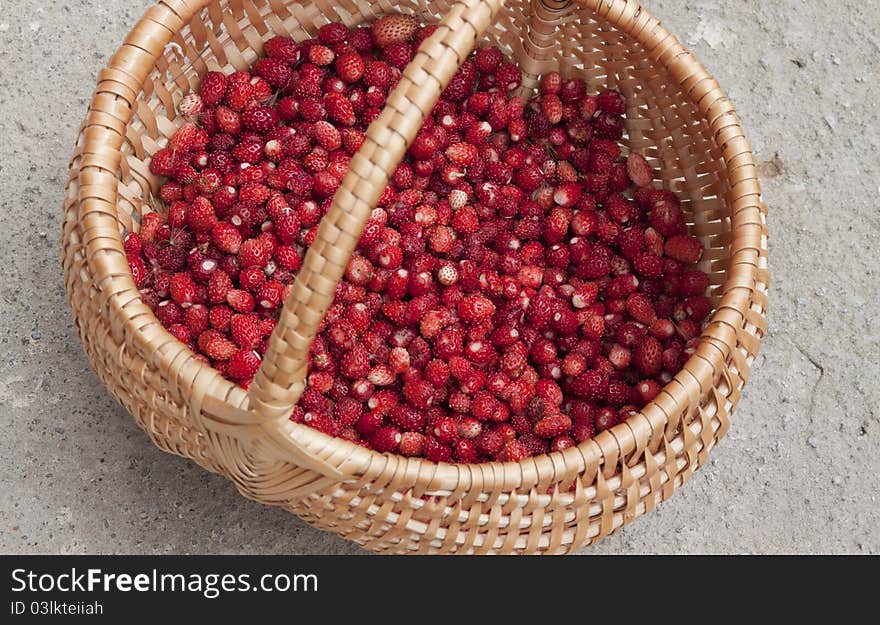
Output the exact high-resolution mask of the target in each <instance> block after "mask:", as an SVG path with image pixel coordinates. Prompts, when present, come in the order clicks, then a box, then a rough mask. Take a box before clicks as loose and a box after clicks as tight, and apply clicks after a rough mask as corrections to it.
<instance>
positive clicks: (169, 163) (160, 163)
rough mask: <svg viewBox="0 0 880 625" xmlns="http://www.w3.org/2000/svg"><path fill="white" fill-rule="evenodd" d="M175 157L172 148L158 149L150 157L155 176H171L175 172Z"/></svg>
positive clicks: (151, 169) (151, 168) (151, 171)
mask: <svg viewBox="0 0 880 625" xmlns="http://www.w3.org/2000/svg"><path fill="white" fill-rule="evenodd" d="M174 167H175V159H174V150H173V149H172V148H163V149H161V150H158V151H157V152H156V153H155V154H153V157H152V158H151V159H150V173H152V174H153V175H155V176H171V175H172V174H173V173H174Z"/></svg>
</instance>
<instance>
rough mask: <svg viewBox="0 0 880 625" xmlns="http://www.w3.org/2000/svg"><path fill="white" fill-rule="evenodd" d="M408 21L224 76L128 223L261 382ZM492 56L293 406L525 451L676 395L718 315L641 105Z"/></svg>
mask: <svg viewBox="0 0 880 625" xmlns="http://www.w3.org/2000/svg"><path fill="white" fill-rule="evenodd" d="M433 31H434V27H433V26H420V25H419V24H418V23H417V22H416V21H415V20H414V19H413V18H410V17H407V16H403V15H390V16H386V17H384V18H382V19H380V20H379V21H377V22H376V23H374V24H373V25H372V27H361V28H357V29H353V30H350V29H348V28H346V27H345V26H343V25H342V24H337V23H331V24H327V25H326V26H324V27H323V28H321V29H320V32H319V33H318V36H317V38H315V39H311V40H308V41H303V42H300V43H297V42H294V41H292V40H291V39H287V38H280V37H276V38H274V39H270V40H269V41H267V42H266V45H265V51H266V55H267V56H266V57H265V58H261V59H259V60H257V61H256V62H255V63H254V65H253V67H252V68H251V71H250V72H235V73H232V74H230V75H228V76H227V75H224V74H222V73H219V72H209V73H208V74H206V75H205V77H204V79H203V81H202V84H201V88H200V90H199V93H198V94H195V93H193V94H190V95H188V96H186V97H185V98H184V99H183V101H182V103H181V104H180V114H181V115H182V116H183V117H185V118H186V121H184V123H183V124H182V125H181V126H180V128H179V130H178V131H177V133H176V134H175V135H174V136H173V137H172V139H171V140H170V141H169V144H168V146H167V147H166V148H164V149H161V150H159V151H158V152H156V154H154V155H153V158H152V160H151V162H150V168H151V171H152V172H153V173H154V174H156V175H157V176H163V177H166V178H167V181H166V182H165V183H164V185H163V186H162V188H161V191H160V194H159V195H160V198H161V200H162V202H163V204H164V208H163V209H162V210H159V211H156V212H150V213H147V214H145V215H144V217H143V220H142V223H141V226H140V229H139V231H138V233H130V234H128V235H127V237H126V238H125V249H126V251H127V253H128V257H129V264H130V266H131V271H132V275H133V276H134V279H135V282H136V284H137V286H138V288H139V289H140V290H141V294H142V297H143V299H144V301H145V302H146V303H147V304H148V305H149V306H150V307H151V308H152V309H153V310H154V311H155V313H156V316H157V317H158V319H159V320H160V321H161V323H162V324H163V325H164V326H165V327H166V328H168V330H169V331H170V332H171V333H172V334H173V335H174V336H175V337H177V338H178V339H179V340H180V341H182V342H184V343H186V344H188V345H189V347H190V348H191V349H192V350H193V351H195V352H196V353H197V354H199V357H200V358H204V359H205V361H206V362H208V363H210V364H211V365H212V366H213V367H215V368H216V369H218V370H219V371H220V372H221V373H222V374H223V375H225V376H226V377H227V378H229V379H231V380H233V381H235V382H237V383H239V384H240V385H242V386H244V387H247V386H248V384H249V383H250V381H251V379H252V376H253V375H254V373H255V372H256V371H257V369H258V368H259V366H260V359H261V356H262V355H263V354H264V353H265V350H266V349H267V344H268V337H269V335H270V334H271V332H272V329H273V327H274V325H275V320H276V318H277V315H278V312H279V310H280V307H281V306H282V305H283V302H284V300H285V299H286V296H287V294H288V291H289V289H290V285H291V283H292V282H293V279H294V276H295V274H296V272H297V270H298V269H299V267H300V262H301V259H302V256H303V254H304V253H305V250H306V248H308V247H309V245H310V244H311V243H312V242H313V241H314V239H315V234H316V228H317V224H318V222H319V221H320V219H321V217H322V215H323V214H324V213H325V212H326V211H327V209H328V207H329V205H330V203H331V200H332V196H333V194H334V192H335V190H336V189H337V187H338V185H339V184H340V181H341V180H342V178H343V176H344V175H345V173H346V171H347V169H348V165H349V160H350V158H351V156H352V155H353V154H354V153H355V152H356V151H357V150H358V148H359V146H360V145H361V143H362V141H363V139H364V132H365V130H366V127H367V126H368V125H369V123H370V122H371V121H372V120H374V119H375V118H376V117H377V116H378V115H379V113H380V111H381V110H382V107H383V105H384V102H385V100H386V98H387V96H388V93H389V91H390V90H391V89H392V88H393V87H394V85H395V84H396V82H397V81H398V79H399V77H400V75H401V70H402V69H403V68H405V67H406V65H407V64H408V63H409V62H410V60H411V59H412V58H413V56H414V54H415V51H416V49H417V48H418V46H419V44H420V42H421V41H422V40H423V39H424V38H426V37H428V36H429V35H430V34H431V33H432V32H433ZM521 79H522V77H521V74H520V71H519V69H518V68H517V67H516V66H515V65H514V64H512V63H510V62H509V61H507V60H506V59H505V58H504V56H503V55H502V53H501V51H500V50H499V49H497V48H494V47H483V48H480V49H478V50H477V51H476V52H475V53H474V54H473V55H471V57H470V58H469V59H468V60H467V61H466V62H465V63H464V64H463V65H462V66H461V68H460V69H459V70H458V72H457V73H456V74H455V76H454V77H453V78H452V81H451V82H450V84H449V86H448V87H447V89H446V90H445V91H444V93H443V97H442V99H441V100H440V101H439V102H438V103H437V105H436V106H435V108H434V111H433V114H432V115H431V116H429V117H428V119H426V120H425V123H424V126H423V127H422V129H421V130H420V132H419V133H418V136H417V137H416V139H415V141H414V143H413V145H412V146H411V148H410V150H409V152H408V154H407V156H406V158H405V159H404V161H403V162H402V163H401V164H400V165H399V166H398V167H397V169H396V171H394V173H393V175H392V176H391V182H390V184H389V185H388V187H387V188H386V189H385V192H384V193H383V194H382V196H381V198H380V200H379V203H378V206H377V207H376V208H375V209H374V211H373V213H372V216H371V219H370V220H369V222H368V223H367V225H366V227H365V229H364V232H363V235H362V237H361V240H360V243H359V246H358V249H357V252H356V254H355V255H354V257H353V258H352V259H351V261H350V263H349V265H348V268H347V271H346V274H345V278H344V280H343V281H342V283H341V284H340V285H339V287H338V289H337V292H336V300H335V303H334V304H333V305H332V307H331V308H330V310H329V311H328V312H327V315H326V318H325V321H324V325H323V326H322V329H321V332H320V334H319V336H318V337H317V339H316V340H315V342H314V345H313V347H312V349H311V353H310V363H309V365H310V373H309V377H308V386H307V388H306V390H305V392H304V393H303V395H302V399H301V400H300V402H299V405H298V406H297V407H296V409H295V410H294V413H293V415H292V417H291V418H292V419H293V420H294V421H297V422H302V423H306V424H308V425H310V426H312V427H314V428H317V429H318V430H321V431H323V432H326V433H328V434H331V435H334V436H340V437H343V438H346V439H349V440H352V441H355V442H358V443H360V444H363V445H366V446H369V447H371V448H373V449H376V450H378V451H383V452H396V453H400V454H404V455H407V456H423V457H425V458H428V459H429V460H432V461H453V462H482V461H488V460H502V461H516V460H520V459H522V458H525V457H528V456H531V455H536V454H542V453H546V452H548V451H550V450H560V449H565V448H566V447H569V446H572V445H575V444H577V443H578V442H581V441H583V440H585V439H588V438H591V437H592V436H593V435H594V433H595V432H596V431H600V430H604V429H607V428H609V427H611V426H613V425H615V424H616V423H618V422H619V421H620V420H622V419H625V418H626V417H627V416H628V415H629V414H630V413H631V412H632V411H635V410H637V409H638V408H639V407H641V406H642V405H644V404H645V403H646V402H648V401H650V400H651V399H653V398H654V396H655V395H656V394H657V393H658V392H659V390H660V388H661V386H662V385H663V384H664V383H666V382H667V381H669V379H670V378H671V376H672V375H674V374H675V373H676V372H677V371H678V370H679V369H680V368H681V367H682V366H683V363H684V362H685V360H686V359H687V357H688V356H689V354H690V353H691V352H692V351H693V348H694V344H695V340H696V339H695V337H696V336H697V335H698V334H699V333H700V330H701V322H703V320H704V319H705V318H706V317H707V316H708V315H709V313H710V312H711V304H710V301H709V299H707V298H706V297H705V292H706V289H707V287H708V278H707V276H706V275H705V274H704V273H702V272H701V271H699V270H698V269H697V268H696V267H695V266H694V263H695V262H697V261H698V260H699V259H700V257H701V254H702V251H703V248H702V245H701V244H700V242H699V241H698V240H697V239H695V238H693V237H690V236H688V234H687V229H686V226H685V220H684V216H683V214H682V211H681V209H680V206H679V201H678V199H677V198H676V196H675V195H674V194H673V193H671V192H669V191H665V190H658V189H655V188H652V186H651V183H652V172H651V169H650V167H649V165H648V163H647V161H646V160H645V159H644V158H643V157H642V156H640V155H638V154H635V153H631V154H629V155H628V156H627V157H626V158H624V156H623V154H622V153H621V147H620V145H619V141H620V140H621V137H622V135H623V123H622V117H623V115H624V113H625V111H626V101H625V99H624V98H623V97H622V96H621V94H620V93H618V92H616V91H604V92H602V93H599V94H598V95H591V94H588V93H587V86H586V84H585V83H584V82H583V81H581V80H576V79H569V80H565V79H563V78H562V77H561V76H560V75H559V74H557V73H550V74H547V75H546V76H544V77H543V78H542V80H541V84H540V89H539V92H538V93H537V94H535V95H534V96H533V97H532V98H531V99H530V100H529V101H528V102H526V101H524V100H523V99H521V98H519V97H517V96H515V95H513V94H514V93H515V90H516V89H517V88H518V87H519V86H520V83H521Z"/></svg>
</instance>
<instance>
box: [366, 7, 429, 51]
mask: <svg viewBox="0 0 880 625" xmlns="http://www.w3.org/2000/svg"><path fill="white" fill-rule="evenodd" d="M418 26H419V23H418V22H417V21H416V19H415V18H414V17H411V16H409V15H403V14H400V13H394V14H391V15H385V16H383V17H381V18H379V19H378V20H376V21H375V22H374V23H373V26H372V35H373V43H375V44H376V46H378V47H379V48H387V47H388V46H390V45H392V44H396V43H405V42H407V41H409V40H410V39H412V37H413V35H414V34H415V32H416V29H417V28H418Z"/></svg>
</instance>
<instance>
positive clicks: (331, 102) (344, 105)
mask: <svg viewBox="0 0 880 625" xmlns="http://www.w3.org/2000/svg"><path fill="white" fill-rule="evenodd" d="M324 108H325V109H326V110H327V116H328V117H329V118H330V121H332V122H335V123H337V124H341V125H343V126H352V125H353V124H354V123H355V120H356V118H355V115H354V109H353V108H352V106H351V102H350V101H349V100H348V99H347V98H346V97H345V96H344V95H342V94H339V93H328V94H327V95H325V96H324ZM317 138H318V137H317V135H316V139H317ZM341 141H342V137H341V135H340V137H339V145H341ZM318 142H319V143H321V145H324V147H327V146H326V145H325V144H324V142H323V141H321V140H320V139H318ZM329 143H330V144H332V145H336V137H335V136H334V137H333V140H332V141H331V142H329ZM339 145H336V147H339ZM327 149H335V148H327Z"/></svg>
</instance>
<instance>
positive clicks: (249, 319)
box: [229, 315, 263, 349]
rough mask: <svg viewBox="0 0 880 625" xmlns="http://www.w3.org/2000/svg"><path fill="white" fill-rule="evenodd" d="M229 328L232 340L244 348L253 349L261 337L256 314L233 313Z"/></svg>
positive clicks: (261, 333) (260, 328) (261, 332)
mask: <svg viewBox="0 0 880 625" xmlns="http://www.w3.org/2000/svg"><path fill="white" fill-rule="evenodd" d="M229 330H230V336H231V337H232V340H233V341H235V342H236V344H237V345H238V346H239V347H242V348H245V349H255V348H256V347H257V346H258V345H259V344H260V341H261V340H262V339H263V331H262V326H261V324H260V319H259V317H257V316H256V315H234V316H233V317H232V319H231V322H230V325H229Z"/></svg>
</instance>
